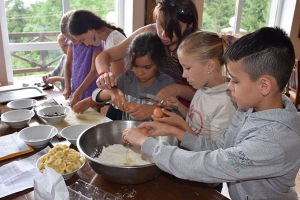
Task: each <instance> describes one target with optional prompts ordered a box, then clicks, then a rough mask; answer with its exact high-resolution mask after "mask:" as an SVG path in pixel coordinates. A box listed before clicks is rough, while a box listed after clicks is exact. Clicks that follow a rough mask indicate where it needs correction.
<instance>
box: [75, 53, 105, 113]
mask: <svg viewBox="0 0 300 200" xmlns="http://www.w3.org/2000/svg"><path fill="white" fill-rule="evenodd" d="M101 52H102V50H98V51H95V52H94V53H93V56H92V65H91V69H90V72H89V73H88V75H87V76H86V77H85V79H84V80H83V82H82V83H81V84H80V86H79V87H78V88H77V89H76V90H75V92H74V94H73V97H72V100H71V102H70V106H71V107H72V106H74V105H75V104H76V103H77V102H79V101H80V100H81V95H82V93H83V92H84V91H85V90H86V89H87V88H88V87H89V85H90V84H91V83H92V82H93V81H94V79H95V77H96V75H97V71H96V68H95V58H96V56H97V55H98V54H99V53H101Z"/></svg>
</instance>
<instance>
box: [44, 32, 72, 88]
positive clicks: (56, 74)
mask: <svg viewBox="0 0 300 200" xmlns="http://www.w3.org/2000/svg"><path fill="white" fill-rule="evenodd" d="M57 42H58V45H59V47H60V49H61V51H62V52H63V53H64V54H63V55H62V56H61V59H60V60H59V62H58V64H57V66H56V67H55V68H54V70H53V71H51V72H50V73H48V74H45V75H43V77H42V78H43V81H44V83H46V84H49V83H54V82H56V81H60V82H61V89H62V90H64V88H65V78H64V67H65V64H66V60H67V59H66V58H67V52H68V44H67V42H66V38H65V37H64V36H63V34H62V33H60V34H58V36H57Z"/></svg>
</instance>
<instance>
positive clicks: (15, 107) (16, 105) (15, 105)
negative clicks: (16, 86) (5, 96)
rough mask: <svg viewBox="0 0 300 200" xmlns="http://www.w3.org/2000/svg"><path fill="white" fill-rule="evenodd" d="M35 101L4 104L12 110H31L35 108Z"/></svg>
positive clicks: (24, 100) (26, 100) (20, 100)
mask: <svg viewBox="0 0 300 200" xmlns="http://www.w3.org/2000/svg"><path fill="white" fill-rule="evenodd" d="M36 102H37V100H35V99H18V100H14V101H11V102H8V103H7V104H6V106H7V107H9V108H10V109H12V110H23V109H27V110H31V109H32V108H33V106H35V104H36Z"/></svg>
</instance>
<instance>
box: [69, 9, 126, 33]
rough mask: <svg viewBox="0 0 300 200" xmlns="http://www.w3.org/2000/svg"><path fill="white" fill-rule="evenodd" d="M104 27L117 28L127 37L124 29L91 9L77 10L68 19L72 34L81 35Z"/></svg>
mask: <svg viewBox="0 0 300 200" xmlns="http://www.w3.org/2000/svg"><path fill="white" fill-rule="evenodd" d="M102 27H107V28H111V29H113V30H117V31H119V32H120V33H122V34H123V35H124V36H125V37H126V35H125V33H124V31H123V29H121V28H117V27H115V26H112V25H110V24H109V23H107V22H106V21H104V20H102V19H101V17H99V16H98V15H96V14H95V13H93V12H92V11H89V10H76V11H74V12H73V13H72V14H71V15H70V17H69V20H68V28H69V31H70V34H71V35H81V34H84V33H87V32H88V30H90V29H95V30H100V29H101V28H102Z"/></svg>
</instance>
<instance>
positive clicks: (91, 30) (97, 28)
mask: <svg viewBox="0 0 300 200" xmlns="http://www.w3.org/2000/svg"><path fill="white" fill-rule="evenodd" d="M68 30H69V33H70V35H71V36H72V37H73V38H74V39H75V40H76V41H77V42H80V43H84V44H85V45H86V46H90V45H91V46H99V45H100V44H101V43H102V42H104V49H103V50H106V49H109V48H111V47H113V46H115V45H117V44H119V43H120V42H122V41H123V40H124V39H126V36H125V33H124V31H123V30H122V29H121V28H117V27H115V26H112V25H110V24H108V23H107V22H106V21H104V20H102V19H101V17H100V16H98V15H97V14H95V13H93V12H92V11H89V10H76V11H74V12H73V13H72V15H70V17H69V19H68ZM110 65H111V67H110V71H112V73H113V74H115V75H116V76H118V75H119V74H121V73H122V72H123V71H124V69H125V67H124V60H123V59H119V60H117V61H114V62H111V63H110ZM90 102H91V100H90V99H89V98H86V99H84V100H82V101H80V102H78V103H77V104H75V105H74V107H73V110H74V111H75V112H76V113H82V112H84V111H85V110H86V109H88V108H89V107H90V106H91V104H90Z"/></svg>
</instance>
